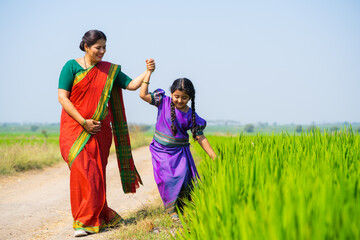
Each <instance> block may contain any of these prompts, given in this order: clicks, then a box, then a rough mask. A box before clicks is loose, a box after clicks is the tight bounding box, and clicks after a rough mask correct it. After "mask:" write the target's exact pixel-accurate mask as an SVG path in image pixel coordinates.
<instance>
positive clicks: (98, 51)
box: [85, 39, 106, 64]
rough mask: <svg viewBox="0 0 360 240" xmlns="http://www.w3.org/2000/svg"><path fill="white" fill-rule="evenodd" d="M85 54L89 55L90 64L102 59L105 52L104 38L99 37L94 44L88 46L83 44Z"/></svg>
mask: <svg viewBox="0 0 360 240" xmlns="http://www.w3.org/2000/svg"><path fill="white" fill-rule="evenodd" d="M85 51H86V54H87V55H88V56H89V58H90V61H91V63H92V64H96V63H98V62H100V61H101V60H102V58H103V57H104V55H105V52H106V41H105V39H99V40H98V41H97V42H96V43H95V44H94V45H92V46H91V47H88V46H87V45H86V44H85Z"/></svg>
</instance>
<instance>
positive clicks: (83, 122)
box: [81, 118, 86, 126]
mask: <svg viewBox="0 0 360 240" xmlns="http://www.w3.org/2000/svg"><path fill="white" fill-rule="evenodd" d="M85 124H86V119H85V118H84V122H83V123H82V124H81V126H84V125H85Z"/></svg>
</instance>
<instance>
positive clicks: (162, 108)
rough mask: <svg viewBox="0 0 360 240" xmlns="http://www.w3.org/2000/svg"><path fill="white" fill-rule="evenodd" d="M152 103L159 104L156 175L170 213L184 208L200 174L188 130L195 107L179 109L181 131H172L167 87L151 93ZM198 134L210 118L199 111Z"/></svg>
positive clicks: (154, 154) (153, 148)
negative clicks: (182, 204) (191, 149)
mask: <svg viewBox="0 0 360 240" xmlns="http://www.w3.org/2000/svg"><path fill="white" fill-rule="evenodd" d="M151 99H152V101H151V104H152V105H155V106H157V107H158V115H157V122H156V126H155V134H154V139H153V141H152V142H151V144H150V152H151V154H152V163H153V168H154V177H155V181H156V184H157V186H158V189H159V192H160V196H161V198H162V200H163V203H164V206H165V209H166V211H167V212H168V213H170V214H171V213H173V212H175V209H176V206H177V205H178V206H179V207H181V199H183V198H188V197H189V193H190V191H191V189H192V187H193V182H196V181H197V178H198V177H199V174H198V172H197V170H196V167H195V163H194V159H193V157H192V155H191V152H190V147H189V146H190V144H189V135H188V133H187V131H188V130H190V129H191V127H192V125H193V123H192V109H191V108H189V110H188V111H187V112H186V113H185V112H182V111H180V110H178V109H176V108H175V114H176V120H175V122H174V124H175V126H176V128H177V133H176V135H175V136H173V134H172V132H171V108H170V103H171V98H170V97H168V96H166V95H165V92H164V90H162V89H157V90H155V91H154V92H153V93H151ZM195 119H196V120H195V122H196V125H197V131H196V135H202V134H203V132H202V131H203V130H204V128H205V127H206V121H205V120H204V119H202V118H200V117H199V116H198V115H197V114H196V113H195Z"/></svg>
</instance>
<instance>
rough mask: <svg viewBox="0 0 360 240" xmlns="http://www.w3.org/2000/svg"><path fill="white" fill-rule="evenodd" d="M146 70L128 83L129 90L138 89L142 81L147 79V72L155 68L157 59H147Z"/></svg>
mask: <svg viewBox="0 0 360 240" xmlns="http://www.w3.org/2000/svg"><path fill="white" fill-rule="evenodd" d="M146 68H147V69H146V71H145V72H143V73H142V74H140V75H139V76H138V77H136V78H134V79H133V80H132V81H131V82H130V83H129V85H127V87H126V89H127V90H131V91H135V90H137V89H138V88H139V87H140V86H141V84H142V82H144V81H145V77H146V75H147V73H148V72H149V71H150V72H153V71H154V70H155V61H154V59H149V60H146Z"/></svg>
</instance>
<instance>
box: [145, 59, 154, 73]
mask: <svg viewBox="0 0 360 240" xmlns="http://www.w3.org/2000/svg"><path fill="white" fill-rule="evenodd" d="M146 68H147V70H148V71H150V72H153V71H155V61H154V59H152V58H150V59H146Z"/></svg>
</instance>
